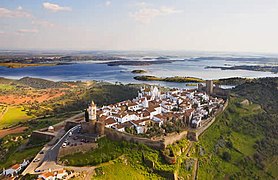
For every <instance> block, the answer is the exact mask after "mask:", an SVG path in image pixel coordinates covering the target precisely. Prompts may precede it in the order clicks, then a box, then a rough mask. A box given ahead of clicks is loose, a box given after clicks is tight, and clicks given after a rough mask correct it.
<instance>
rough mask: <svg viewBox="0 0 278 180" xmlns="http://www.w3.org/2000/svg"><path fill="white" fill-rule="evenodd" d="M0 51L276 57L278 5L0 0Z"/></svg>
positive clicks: (260, 0)
mask: <svg viewBox="0 0 278 180" xmlns="http://www.w3.org/2000/svg"><path fill="white" fill-rule="evenodd" d="M0 49H34V50H35V49H40V50H44V49H45V50H186V51H217V52H264V53H268V52H270V53H278V0H145V1H136V0H49V1H48V0H45V1H41V0H0Z"/></svg>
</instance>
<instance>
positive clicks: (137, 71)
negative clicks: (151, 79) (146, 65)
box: [131, 69, 147, 74]
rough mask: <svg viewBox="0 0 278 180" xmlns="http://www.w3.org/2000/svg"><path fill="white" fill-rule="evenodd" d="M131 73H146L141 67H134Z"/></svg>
mask: <svg viewBox="0 0 278 180" xmlns="http://www.w3.org/2000/svg"><path fill="white" fill-rule="evenodd" d="M131 73H133V74H143V73H147V71H146V70H143V69H135V70H133V71H131Z"/></svg>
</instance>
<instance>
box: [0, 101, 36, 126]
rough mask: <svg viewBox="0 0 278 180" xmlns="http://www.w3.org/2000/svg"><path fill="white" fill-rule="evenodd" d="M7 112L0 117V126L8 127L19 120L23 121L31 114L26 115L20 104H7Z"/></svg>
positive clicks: (29, 117)
mask: <svg viewBox="0 0 278 180" xmlns="http://www.w3.org/2000/svg"><path fill="white" fill-rule="evenodd" d="M7 108H8V109H7V112H6V113H5V114H4V115H3V116H2V118H1V119H0V128H4V127H9V126H12V125H15V124H17V123H19V122H24V121H26V120H29V119H31V118H34V117H33V116H28V115H27V114H26V112H25V111H23V110H24V109H23V107H20V106H8V107H7Z"/></svg>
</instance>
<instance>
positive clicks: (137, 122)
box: [132, 119, 150, 126]
mask: <svg viewBox="0 0 278 180" xmlns="http://www.w3.org/2000/svg"><path fill="white" fill-rule="evenodd" d="M145 121H150V119H142V120H132V122H133V123H134V124H137V125H138V126H139V125H140V123H142V122H145Z"/></svg>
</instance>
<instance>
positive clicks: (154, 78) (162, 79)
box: [134, 76, 204, 83]
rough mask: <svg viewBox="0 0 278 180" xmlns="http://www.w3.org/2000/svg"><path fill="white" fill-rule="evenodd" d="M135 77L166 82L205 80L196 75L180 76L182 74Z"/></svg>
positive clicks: (196, 81) (198, 81)
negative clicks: (163, 76) (164, 76)
mask: <svg viewBox="0 0 278 180" xmlns="http://www.w3.org/2000/svg"><path fill="white" fill-rule="evenodd" d="M134 79H136V80H139V81H165V82H180V83H186V82H191V83H202V82H204V80H203V79H200V78H195V77H180V76H174V77H166V78H162V77H156V76H135V77H134Z"/></svg>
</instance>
